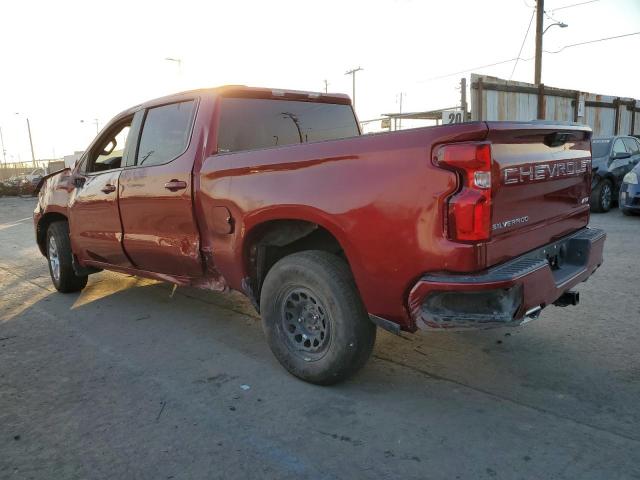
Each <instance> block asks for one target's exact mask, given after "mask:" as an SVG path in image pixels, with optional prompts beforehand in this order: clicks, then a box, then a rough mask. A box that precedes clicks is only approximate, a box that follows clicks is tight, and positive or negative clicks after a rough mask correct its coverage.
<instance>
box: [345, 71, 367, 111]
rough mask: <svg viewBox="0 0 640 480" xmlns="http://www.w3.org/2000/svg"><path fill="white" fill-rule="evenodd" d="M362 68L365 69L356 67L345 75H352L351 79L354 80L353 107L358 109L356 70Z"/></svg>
mask: <svg viewBox="0 0 640 480" xmlns="http://www.w3.org/2000/svg"><path fill="white" fill-rule="evenodd" d="M360 70H363V68H362V67H358V68H354V69H352V70H349V71H348V72H346V73H345V75H351V81H352V85H353V86H352V94H351V98H352V101H353V109H354V110H355V109H356V72H359V71H360Z"/></svg>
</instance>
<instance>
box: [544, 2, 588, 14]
mask: <svg viewBox="0 0 640 480" xmlns="http://www.w3.org/2000/svg"><path fill="white" fill-rule="evenodd" d="M599 1H600V0H589V1H588V2H580V3H573V4H571V5H565V6H564V7H558V8H552V9H551V10H549V11H550V12H555V11H557V10H564V9H565V8H571V7H578V6H580V5H586V4H587V3H595V2H599Z"/></svg>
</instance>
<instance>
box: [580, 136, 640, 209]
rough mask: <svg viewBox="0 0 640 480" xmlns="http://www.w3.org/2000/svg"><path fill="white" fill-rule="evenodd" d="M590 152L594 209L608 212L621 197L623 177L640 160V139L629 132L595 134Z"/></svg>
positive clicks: (592, 207) (592, 203)
mask: <svg viewBox="0 0 640 480" xmlns="http://www.w3.org/2000/svg"><path fill="white" fill-rule="evenodd" d="M591 155H592V158H593V161H592V165H593V179H592V184H591V199H590V200H591V202H590V203H591V211H593V212H608V211H609V210H610V209H611V207H612V206H613V202H614V200H615V199H617V198H618V192H620V186H621V185H622V179H623V178H624V176H625V175H626V174H627V173H629V172H630V171H631V169H632V168H633V167H634V166H635V165H637V164H638V161H640V142H639V141H638V139H636V138H634V137H627V136H615V137H600V138H594V139H592V140H591Z"/></svg>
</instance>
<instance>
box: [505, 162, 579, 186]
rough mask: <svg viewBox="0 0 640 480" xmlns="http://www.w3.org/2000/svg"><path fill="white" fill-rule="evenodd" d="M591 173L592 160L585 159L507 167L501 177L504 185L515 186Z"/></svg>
mask: <svg viewBox="0 0 640 480" xmlns="http://www.w3.org/2000/svg"><path fill="white" fill-rule="evenodd" d="M589 171H591V159H590V158H585V159H581V160H559V161H556V162H545V163H530V164H526V165H520V166H517V167H507V168H503V169H502V175H501V176H502V183H503V184H504V185H514V184H519V183H530V182H539V181H543V180H550V179H552V178H560V177H571V176H577V175H582V174H583V173H586V172H589Z"/></svg>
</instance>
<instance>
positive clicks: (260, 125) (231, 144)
mask: <svg viewBox="0 0 640 480" xmlns="http://www.w3.org/2000/svg"><path fill="white" fill-rule="evenodd" d="M358 134H359V131H358V124H357V122H356V118H355V116H354V114H353V110H352V108H351V105H341V104H332V103H318V102H304V101H297V100H273V99H262V98H233V97H224V98H222V101H221V102H220V127H219V129H218V152H219V153H228V152H239V151H243V150H255V149H260V148H270V147H278V146H282V145H292V144H296V143H307V142H319V141H323V140H336V139H340V138H347V137H355V136H357V135H358Z"/></svg>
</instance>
